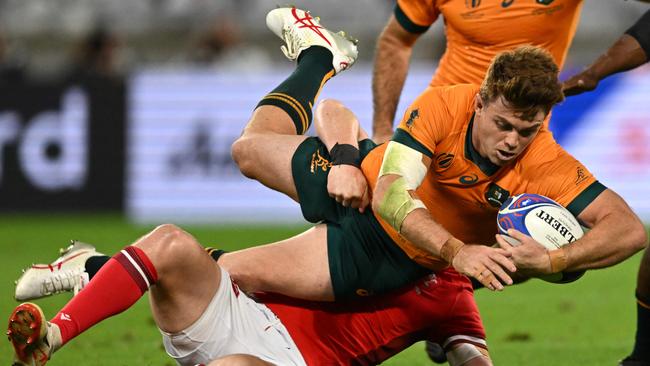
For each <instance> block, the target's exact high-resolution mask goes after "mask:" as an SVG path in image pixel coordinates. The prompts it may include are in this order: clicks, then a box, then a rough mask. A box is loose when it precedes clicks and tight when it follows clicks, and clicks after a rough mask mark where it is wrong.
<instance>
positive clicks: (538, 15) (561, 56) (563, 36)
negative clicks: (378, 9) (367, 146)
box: [373, 0, 582, 142]
mask: <svg viewBox="0 0 650 366" xmlns="http://www.w3.org/2000/svg"><path fill="white" fill-rule="evenodd" d="M581 8H582V0H540V1H531V0H398V1H397V4H396V6H395V11H394V14H393V15H392V16H391V18H390V19H389V21H388V23H387V24H386V27H385V28H384V31H383V32H382V33H381V35H380V37H379V39H378V40H377V51H376V56H375V65H374V73H373V105H374V116H373V139H374V140H375V141H376V142H383V141H385V140H387V139H388V138H390V136H392V133H393V118H394V116H395V111H396V109H397V102H398V100H399V95H400V93H401V90H402V86H403V84H404V80H405V79H406V74H407V71H408V67H409V59H410V57H411V51H412V47H413V45H414V43H415V41H417V39H418V38H419V37H420V35H422V34H423V33H424V32H425V31H427V30H428V29H429V27H430V26H431V25H432V24H433V23H434V22H436V21H437V20H438V19H439V18H441V17H442V18H444V21H445V35H446V38H447V46H446V50H445V52H444V54H443V56H442V58H441V59H440V62H439V64H438V68H437V69H436V72H435V74H434V75H433V79H432V80H431V86H441V85H454V84H466V83H471V84H481V82H482V80H483V77H484V76H485V72H486V70H487V68H488V65H489V64H490V62H491V61H492V58H493V57H494V56H495V55H497V54H498V53H499V52H502V51H507V50H510V49H512V48H514V47H517V46H521V45H527V44H529V45H533V46H539V47H542V48H544V49H546V50H547V51H549V52H550V53H551V55H552V56H553V59H554V61H555V63H556V64H558V66H559V67H560V68H562V65H564V61H565V59H566V55H567V52H568V50H569V46H570V45H571V41H572V40H573V36H574V34H575V31H576V27H577V25H578V20H579V17H580V11H581Z"/></svg>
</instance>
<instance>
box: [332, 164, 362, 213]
mask: <svg viewBox="0 0 650 366" xmlns="http://www.w3.org/2000/svg"><path fill="white" fill-rule="evenodd" d="M327 192H328V193H329V195H330V197H332V198H334V199H335V200H336V202H338V203H340V204H341V205H343V206H345V207H352V208H356V209H359V212H361V213H363V212H364V211H365V209H366V207H368V205H369V204H370V192H369V190H368V182H367V181H366V177H365V176H364V175H363V173H362V172H361V169H359V168H357V167H355V166H352V165H346V164H343V165H334V166H333V167H332V168H330V172H329V174H328V176H327Z"/></svg>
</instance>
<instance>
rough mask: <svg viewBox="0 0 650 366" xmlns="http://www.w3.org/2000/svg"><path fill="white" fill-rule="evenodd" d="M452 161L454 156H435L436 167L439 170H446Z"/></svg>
mask: <svg viewBox="0 0 650 366" xmlns="http://www.w3.org/2000/svg"><path fill="white" fill-rule="evenodd" d="M453 161H454V154H450V153H440V154H438V156H436V165H437V166H438V169H440V170H447V169H448V168H449V167H450V166H451V163H452V162H453Z"/></svg>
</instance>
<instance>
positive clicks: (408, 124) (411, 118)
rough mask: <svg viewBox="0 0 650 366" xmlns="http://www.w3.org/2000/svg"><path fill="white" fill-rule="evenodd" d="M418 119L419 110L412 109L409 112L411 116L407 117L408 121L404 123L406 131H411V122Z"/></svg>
mask: <svg viewBox="0 0 650 366" xmlns="http://www.w3.org/2000/svg"><path fill="white" fill-rule="evenodd" d="M418 117H420V110H419V109H414V110H412V111H411V114H410V115H409V119H408V120H407V121H406V127H408V129H409V130H410V129H411V126H413V122H415V120H416V119H418Z"/></svg>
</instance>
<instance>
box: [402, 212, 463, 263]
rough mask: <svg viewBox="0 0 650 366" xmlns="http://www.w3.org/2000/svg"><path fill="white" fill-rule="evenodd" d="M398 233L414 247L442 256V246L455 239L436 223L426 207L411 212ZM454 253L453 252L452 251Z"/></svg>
mask: <svg viewBox="0 0 650 366" xmlns="http://www.w3.org/2000/svg"><path fill="white" fill-rule="evenodd" d="M400 234H401V235H402V236H403V237H404V238H405V239H406V240H408V241H410V242H411V243H413V245H415V246H416V247H418V248H420V249H422V250H425V251H426V252H428V253H430V254H432V255H434V256H436V257H442V253H441V252H442V251H443V249H442V248H443V246H444V245H445V243H448V242H450V241H451V240H456V239H455V238H454V237H453V236H452V235H451V234H450V233H449V231H447V230H446V229H445V228H444V227H443V226H442V225H440V224H438V223H437V222H436V221H435V220H434V219H433V217H431V214H430V213H429V211H428V210H426V209H417V210H414V211H413V212H411V213H410V214H409V215H408V216H407V217H406V219H405V220H404V222H403V223H402V228H401V232H400ZM458 242H459V243H460V241H458ZM453 254H455V253H453Z"/></svg>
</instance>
